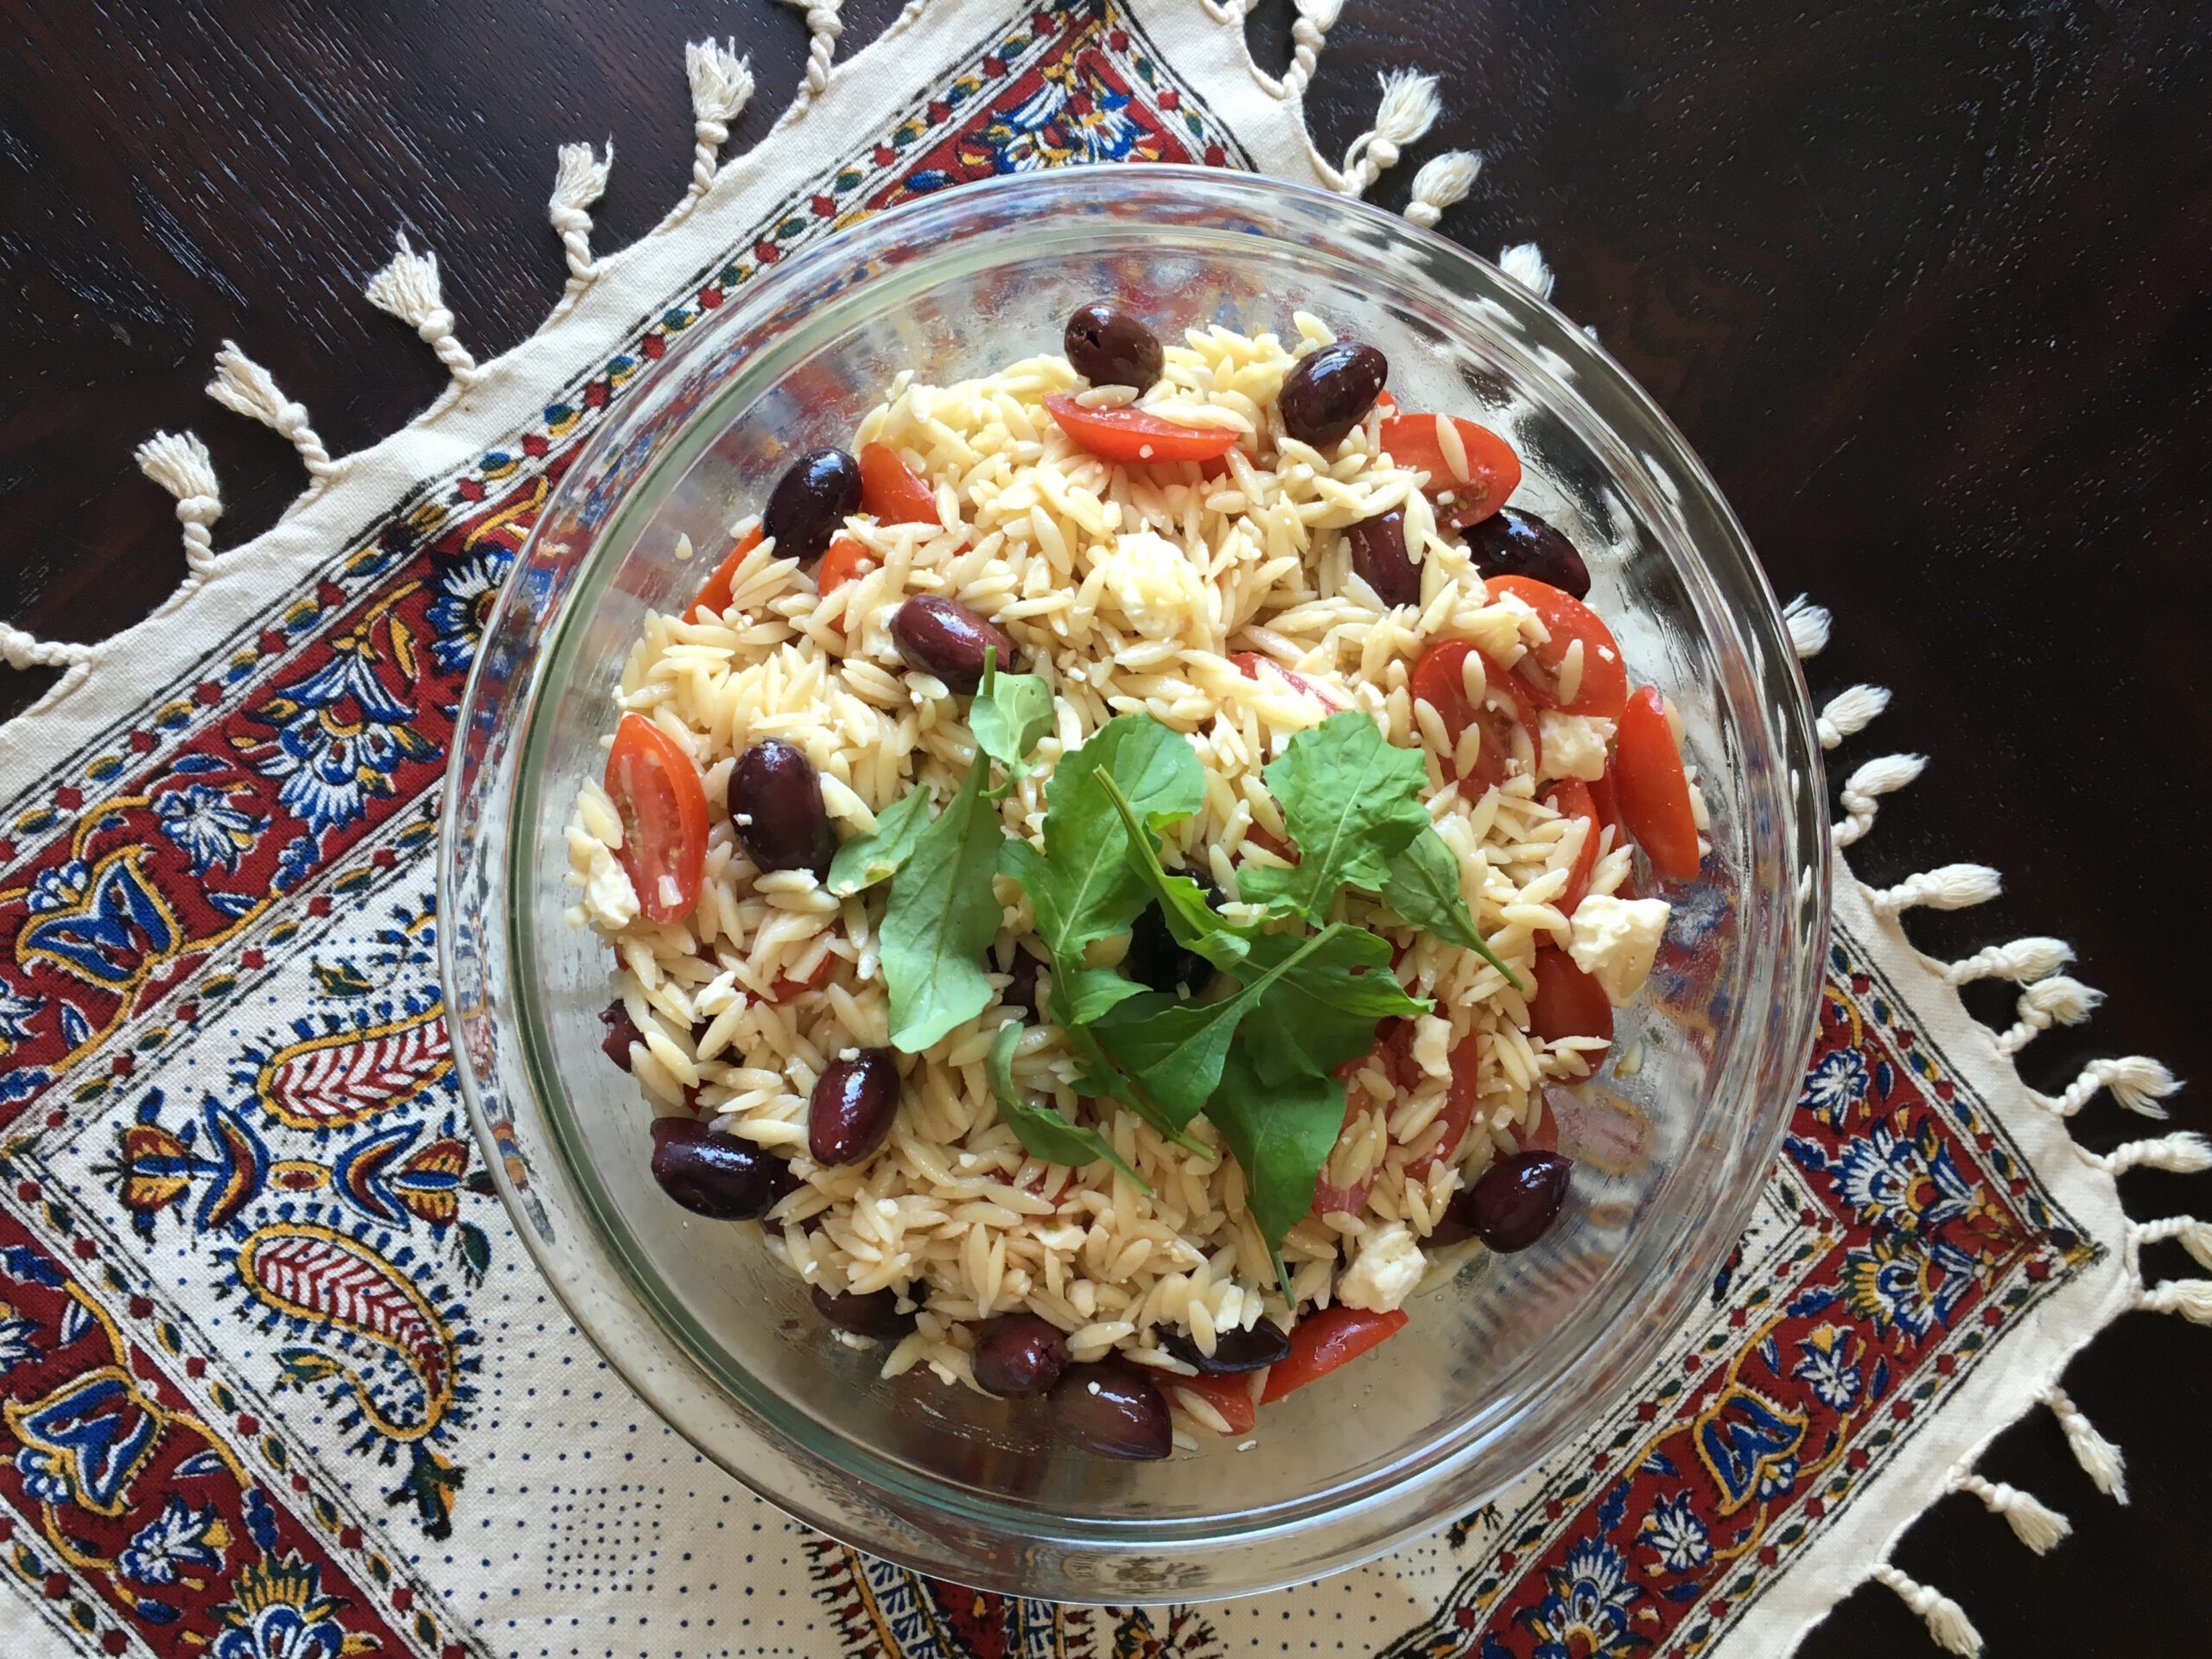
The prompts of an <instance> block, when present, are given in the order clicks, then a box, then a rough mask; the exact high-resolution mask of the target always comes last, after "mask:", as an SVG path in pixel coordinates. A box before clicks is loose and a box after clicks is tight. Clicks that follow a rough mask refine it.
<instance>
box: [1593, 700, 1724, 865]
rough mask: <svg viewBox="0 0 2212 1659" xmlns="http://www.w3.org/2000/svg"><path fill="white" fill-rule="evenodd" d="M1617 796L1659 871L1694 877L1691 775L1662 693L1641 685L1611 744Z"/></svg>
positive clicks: (1694, 822) (1695, 856)
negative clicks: (1684, 764)
mask: <svg viewBox="0 0 2212 1659" xmlns="http://www.w3.org/2000/svg"><path fill="white" fill-rule="evenodd" d="M1612 782H1613V797H1614V798H1615V799H1616V800H1617V801H1618V803H1619V804H1620V813H1621V822H1622V823H1624V824H1625V825H1627V826H1628V832H1629V834H1630V835H1632V836H1635V837H1636V844H1637V846H1639V847H1641V848H1643V850H1644V851H1645V852H1647V853H1649V855H1651V863H1652V867H1653V868H1655V869H1656V870H1657V871H1658V872H1659V874H1662V875H1664V876H1669V877H1671V878H1672V879H1674V880H1677V881H1688V880H1691V879H1692V878H1694V876H1695V875H1696V874H1697V869H1698V866H1699V864H1700V863H1701V862H1702V861H1703V860H1702V858H1701V857H1700V854H1699V852H1698V849H1697V819H1696V817H1694V815H1693V814H1692V812H1691V810H1690V780H1689V775H1688V773H1687V772H1684V771H1683V770H1682V752H1681V750H1680V749H1679V748H1677V747H1675V728H1673V727H1672V726H1670V725H1669V724H1668V723H1667V710H1666V709H1665V707H1664V706H1663V705H1662V703H1661V702H1660V701H1659V694H1658V692H1657V691H1656V690H1653V689H1652V688H1651V687H1649V686H1648V685H1647V686H1644V687H1643V688H1641V689H1640V690H1638V691H1637V694H1636V695H1635V696H1632V697H1630V699H1629V700H1628V707H1627V708H1625V709H1623V710H1621V723H1620V732H1619V734H1618V737H1617V738H1616V739H1615V741H1614V746H1613V779H1612Z"/></svg>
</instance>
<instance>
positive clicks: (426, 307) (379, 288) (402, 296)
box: [365, 235, 476, 385]
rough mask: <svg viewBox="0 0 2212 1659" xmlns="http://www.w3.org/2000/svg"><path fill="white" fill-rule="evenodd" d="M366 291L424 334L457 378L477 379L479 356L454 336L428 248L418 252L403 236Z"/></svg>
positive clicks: (378, 304) (378, 305) (383, 308)
mask: <svg viewBox="0 0 2212 1659" xmlns="http://www.w3.org/2000/svg"><path fill="white" fill-rule="evenodd" d="M365 293H366V294H367V296H368V301H369V303H370V304H371V305H373V306H374V307H376V308H377V309H378V310H379V311H388V312H390V313H391V315H393V316H395V317H397V318H398V319H399V320H400V321H402V322H404V323H405V324H406V325H407V326H408V327H410V328H412V329H413V330H414V331H415V332H416V334H418V335H419V336H421V338H422V340H423V344H424V345H426V346H429V348H430V349H431V350H432V351H434V352H435V353H437V354H438V361H439V362H441V363H442V364H444V365H446V368H447V370H448V372H450V373H451V374H452V376H453V378H454V379H455V380H458V381H460V382H461V384H462V385H467V383H468V382H469V381H471V380H474V378H476V359H474V357H472V356H470V355H469V353H468V348H467V346H463V345H462V344H461V342H460V341H459V340H456V339H454V333H453V313H452V312H450V311H448V310H447V309H446V306H445V301H444V300H443V298H442V297H441V296H440V295H439V292H438V256H437V255H436V254H435V253H433V252H431V251H429V249H428V248H425V249H424V250H423V251H422V252H420V253H417V252H416V251H415V250H414V249H412V248H410V247H409V246H408V245H407V238H406V237H405V236H404V235H402V236H401V237H400V238H399V252H398V253H397V255H396V256H395V257H393V259H392V262H391V264H388V265H386V266H385V268H384V269H383V270H380V271H378V272H377V274H376V275H375V276H373V277H370V278H369V285H368V287H367V289H365Z"/></svg>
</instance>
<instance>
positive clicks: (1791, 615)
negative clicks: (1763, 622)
mask: <svg viewBox="0 0 2212 1659" xmlns="http://www.w3.org/2000/svg"><path fill="white" fill-rule="evenodd" d="M1782 620H1783V621H1784V622H1785V623H1787V624H1788V625H1789V644H1790V645H1791V647H1792V648H1793V649H1794V650H1795V651H1796V653H1797V655H1798V656H1799V657H1800V658H1805V657H1817V656H1819V655H1820V654H1821V652H1823V651H1825V650H1826V649H1827V643H1828V620H1829V619H1828V613H1827V607H1826V606H1825V605H1815V604H1814V603H1813V601H1810V600H1809V599H1808V598H1806V597H1805V595H1804V594H1798V595H1797V597H1796V598H1795V599H1793V600H1791V601H1789V603H1788V604H1787V605H1785V606H1783V607H1782Z"/></svg>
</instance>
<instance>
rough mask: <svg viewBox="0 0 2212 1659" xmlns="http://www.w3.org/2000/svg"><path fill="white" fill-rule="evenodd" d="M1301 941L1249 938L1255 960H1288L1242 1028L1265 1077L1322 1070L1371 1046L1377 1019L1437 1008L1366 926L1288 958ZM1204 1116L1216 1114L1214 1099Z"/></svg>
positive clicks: (1261, 962) (1268, 962) (1277, 1078)
mask: <svg viewBox="0 0 2212 1659" xmlns="http://www.w3.org/2000/svg"><path fill="white" fill-rule="evenodd" d="M1299 944H1300V940H1299V939H1298V938H1296V937H1295V936H1291V935H1285V934H1281V933H1262V934H1261V935H1259V936H1258V937H1256V938H1254V939H1253V941H1252V965H1253V966H1268V967H1272V966H1274V965H1275V964H1276V963H1284V964H1285V966H1284V970H1283V975H1282V977H1281V980H1280V981H1279V982H1277V983H1276V985H1275V987H1274V989H1273V990H1271V991H1270V992H1269V993H1268V995H1267V996H1266V997H1265V998H1263V999H1262V1001H1261V1002H1260V1004H1259V1006H1258V1007H1255V1008H1254V1009H1253V1010H1252V1012H1251V1014H1250V1015H1249V1017H1248V1018H1247V1019H1246V1020H1245V1022H1244V1027H1243V1039H1244V1041H1245V1042H1246V1044H1247V1045H1249V1048H1250V1050H1251V1056H1252V1060H1253V1064H1254V1065H1255V1069H1256V1070H1257V1071H1258V1072H1259V1074H1260V1076H1261V1077H1262V1079H1263V1080H1264V1081H1266V1082H1268V1083H1276V1082H1281V1081H1285V1080H1287V1079H1289V1078H1291V1077H1294V1076H1295V1075H1297V1074H1300V1073H1303V1072H1319V1073H1321V1074H1322V1075H1324V1076H1326V1075H1328V1074H1330V1073H1332V1072H1333V1071H1335V1070H1336V1069H1337V1067H1338V1066H1340V1065H1344V1063H1345V1062H1346V1061H1347V1060H1356V1059H1357V1058H1359V1057H1360V1056H1361V1055H1363V1054H1364V1053H1366V1052H1368V1051H1369V1050H1370V1049H1371V1048H1373V1047H1374V1046H1375V1027H1376V1025H1377V1024H1378V1023H1379V1022H1380V1021H1382V1020H1389V1019H1391V1018H1394V1017H1398V1016H1403V1015H1409V1014H1427V1012H1429V1010H1430V1009H1432V1008H1433V1007H1435V1004H1434V1003H1433V1002H1430V1001H1427V1000H1425V999H1423V998H1419V997H1414V996H1409V995H1407V994H1406V991H1405V988H1404V987H1402V985H1400V984H1399V983H1398V981H1397V978H1396V976H1395V975H1393V974H1392V973H1391V972H1390V944H1389V941H1388V940H1387V939H1383V938H1379V937H1377V936H1376V935H1375V934H1373V933H1370V932H1368V931H1366V930H1365V929H1364V928H1357V927H1343V928H1341V929H1340V930H1338V931H1336V932H1335V934H1334V935H1333V936H1332V937H1329V938H1327V942H1326V943H1325V944H1317V945H1316V947H1315V948H1314V949H1313V950H1312V951H1311V952H1310V953H1307V954H1304V955H1302V956H1300V959H1299V960H1298V961H1296V962H1295V963H1291V962H1290V958H1291V957H1293V956H1294V955H1298V954H1299V953H1298V951H1297V947H1298V945H1299ZM1206 1115H1207V1116H1209V1117H1211V1116H1212V1115H1213V1109H1212V1108H1211V1106H1209V1107H1208V1108H1207V1109H1206Z"/></svg>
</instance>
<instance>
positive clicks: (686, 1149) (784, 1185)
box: [652, 1117, 797, 1221]
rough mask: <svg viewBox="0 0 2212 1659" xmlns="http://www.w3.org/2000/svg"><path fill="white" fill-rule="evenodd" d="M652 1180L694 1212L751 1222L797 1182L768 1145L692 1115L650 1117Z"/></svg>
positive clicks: (764, 1213) (716, 1219) (723, 1219)
mask: <svg viewBox="0 0 2212 1659" xmlns="http://www.w3.org/2000/svg"><path fill="white" fill-rule="evenodd" d="M652 1170H653V1179H655V1180H656V1181H658V1182H659V1183H660V1190H661V1191H662V1192H665V1193H667V1194H668V1196H669V1197H670V1198H674V1199H675V1200H676V1201H677V1203H678V1204H680V1205H683V1207H684V1208H685V1209H686V1210H689V1211H691V1212H692V1214H694V1215H698V1216H705V1217H709V1218H710V1219H712V1220H715V1221H752V1220H754V1219H756V1218H758V1217H760V1216H763V1215H766V1213H767V1212H768V1211H770V1210H771V1209H772V1208H773V1207H774V1206H775V1204H776V1201H777V1200H778V1199H779V1198H782V1197H783V1196H784V1194H785V1193H786V1192H790V1191H791V1189H792V1188H793V1186H795V1185H797V1181H796V1179H795V1178H793V1176H792V1175H791V1166H790V1165H789V1164H787V1163H786V1162H785V1160H783V1159H781V1158H779V1157H778V1156H777V1155H776V1154H774V1153H772V1152H770V1151H769V1150H768V1149H767V1148H766V1147H760V1146H755V1145H754V1144H753V1142H752V1141H741V1140H739V1139H738V1138H737V1136H735V1135H725V1134H723V1133H722V1132H721V1130H719V1129H710V1128H708V1127H707V1126H706V1125H705V1124H704V1123H702V1122H699V1120H698V1119H696V1118H695V1117H657V1118H655V1119H654V1120H653V1163H652Z"/></svg>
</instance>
